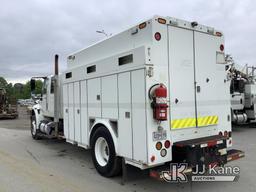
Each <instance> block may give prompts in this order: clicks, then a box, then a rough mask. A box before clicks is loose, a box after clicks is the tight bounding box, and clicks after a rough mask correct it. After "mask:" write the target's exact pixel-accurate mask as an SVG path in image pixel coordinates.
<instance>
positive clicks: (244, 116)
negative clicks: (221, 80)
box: [227, 65, 256, 124]
mask: <svg viewBox="0 0 256 192" xmlns="http://www.w3.org/2000/svg"><path fill="white" fill-rule="evenodd" d="M245 69H246V72H243V71H242V70H238V69H236V68H235V67H234V65H231V66H228V69H227V72H228V76H229V78H230V80H231V84H230V96H231V109H232V122H233V123H235V124H243V123H252V122H255V120H256V80H255V70H256V68H255V67H253V66H245Z"/></svg>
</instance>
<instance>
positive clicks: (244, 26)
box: [0, 0, 256, 82]
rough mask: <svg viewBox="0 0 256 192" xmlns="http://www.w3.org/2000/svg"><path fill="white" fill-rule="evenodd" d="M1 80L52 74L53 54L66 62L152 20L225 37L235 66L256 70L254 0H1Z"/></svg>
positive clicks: (255, 12) (15, 80)
mask: <svg viewBox="0 0 256 192" xmlns="http://www.w3.org/2000/svg"><path fill="white" fill-rule="evenodd" d="M0 2H1V6H0V76H3V77H5V78H6V79H7V80H9V81H11V82H19V81H23V82H24V81H25V80H28V79H29V78H30V77H31V76H35V75H47V74H50V73H52V72H53V59H54V54H56V53H58V54H59V55H60V58H61V65H60V68H61V70H62V71H63V70H65V68H66V57H67V56H68V55H69V54H70V53H73V52H75V51H76V50H79V49H81V48H84V47H87V46H89V45H90V44H92V43H94V42H96V41H99V40H101V39H102V38H104V36H103V35H102V34H98V33H96V32H95V31H96V30H101V29H104V30H105V31H106V32H107V33H113V34H115V33H117V32H119V31H122V30H124V29H126V28H127V27H129V26H131V25H133V24H137V23H138V22H139V21H141V20H143V19H147V18H150V17H151V16H153V15H163V16H172V17H177V18H181V19H185V20H189V21H194V20H196V21H198V23H200V24H205V25H208V26H213V27H215V28H217V29H219V30H221V31H223V32H224V34H225V44H226V46H225V50H226V53H231V54H232V55H233V57H234V58H235V60H236V62H237V63H239V64H241V65H244V64H245V63H249V64H251V65H256V62H255V60H256V56H255V55H256V46H255V45H256V38H255V34H256V24H255V23H256V11H255V6H256V2H255V1H253V0H240V1H238V0H212V1H206V0H184V1H182V0H179V1H177V0H176V1H174V0H115V1H114V0H107V1H106V0H90V1H89V0H0Z"/></svg>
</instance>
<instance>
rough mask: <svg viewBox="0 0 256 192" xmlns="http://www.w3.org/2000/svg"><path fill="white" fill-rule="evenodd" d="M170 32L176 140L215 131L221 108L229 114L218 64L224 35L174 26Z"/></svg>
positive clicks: (172, 118) (201, 135) (221, 69)
mask: <svg viewBox="0 0 256 192" xmlns="http://www.w3.org/2000/svg"><path fill="white" fill-rule="evenodd" d="M168 35H169V40H168V41H169V49H168V51H169V77H170V78H169V79H170V82H169V86H170V87H169V90H170V93H169V95H170V120H171V122H170V127H171V131H172V137H173V141H174V142H175V141H181V140H186V139H194V138H199V137H204V136H210V135H215V134H217V133H218V129H217V125H218V123H219V118H220V116H222V114H223V113H222V112H221V111H223V110H224V113H227V114H228V112H227V109H228V108H227V106H226V105H227V103H226V101H225V98H226V96H227V95H226V94H223V95H222V94H218V92H221V93H225V92H226V90H224V89H226V87H225V86H224V85H223V84H224V77H225V75H224V73H225V70H224V65H219V64H217V58H218V55H217V52H218V51H220V50H219V46H220V44H221V42H222V38H220V37H217V36H213V35H211V34H206V33H202V32H197V31H194V30H189V29H184V28H178V27H174V26H168ZM227 90H228V89H227ZM225 117H227V116H225ZM225 120H226V119H225Z"/></svg>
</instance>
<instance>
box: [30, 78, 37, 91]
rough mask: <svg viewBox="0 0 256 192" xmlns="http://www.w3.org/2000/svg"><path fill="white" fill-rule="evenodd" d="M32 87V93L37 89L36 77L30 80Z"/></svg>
mask: <svg viewBox="0 0 256 192" xmlns="http://www.w3.org/2000/svg"><path fill="white" fill-rule="evenodd" d="M30 89H31V93H34V92H35V89H36V80H35V79H31V80H30Z"/></svg>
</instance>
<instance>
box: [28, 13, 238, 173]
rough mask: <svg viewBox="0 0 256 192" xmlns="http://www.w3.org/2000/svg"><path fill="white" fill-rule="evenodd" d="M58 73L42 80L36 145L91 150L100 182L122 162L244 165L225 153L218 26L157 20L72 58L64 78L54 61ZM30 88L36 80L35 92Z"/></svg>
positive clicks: (227, 120) (225, 90) (34, 119)
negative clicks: (49, 142)
mask: <svg viewBox="0 0 256 192" xmlns="http://www.w3.org/2000/svg"><path fill="white" fill-rule="evenodd" d="M56 60H57V58H56ZM56 71H57V72H55V75H53V76H49V77H44V87H43V92H42V98H41V100H40V101H39V102H38V104H36V105H35V106H34V107H33V111H32V116H31V125H32V126H31V127H32V128H31V133H32V136H33V138H34V139H38V138H41V137H44V136H46V137H49V138H53V137H64V138H65V139H66V141H67V142H69V143H72V144H76V145H78V146H80V147H84V148H86V149H88V148H91V149H92V150H91V151H92V159H93V162H94V165H95V167H96V169H97V171H98V172H99V173H100V174H101V175H103V176H107V177H110V176H114V175H117V174H118V173H119V172H120V169H121V167H122V166H121V164H122V163H121V162H124V164H130V165H133V166H135V167H138V168H140V169H149V168H153V167H159V166H161V165H164V164H167V163H170V162H183V163H184V162H186V163H187V164H188V165H189V167H191V168H194V167H195V166H196V165H207V166H210V165H212V164H217V165H219V166H222V165H224V164H226V163H227V161H229V160H232V159H236V158H238V157H241V156H242V154H241V153H237V151H236V153H235V152H234V151H233V152H228V151H227V147H230V146H231V145H232V138H231V116H230V94H229V83H227V81H226V78H227V77H226V71H225V55H224V37H223V34H222V33H221V32H220V31H217V30H215V29H214V28H212V27H207V26H204V25H200V24H198V23H197V22H188V21H184V20H180V19H175V18H172V17H159V16H155V17H153V18H151V19H149V20H146V21H144V22H142V23H140V24H138V25H136V26H134V27H131V28H129V29H127V30H125V31H123V32H121V33H119V34H117V35H113V36H111V37H109V38H107V39H105V40H103V41H101V42H99V43H96V44H94V45H92V46H90V47H88V48H86V49H83V50H81V51H78V52H76V53H73V54H71V55H70V56H68V58H67V70H66V71H65V72H64V73H63V74H61V75H59V74H58V70H57V62H56ZM34 84H35V78H32V80H31V89H32V91H33V88H34V86H35V85H34ZM234 154H235V155H234Z"/></svg>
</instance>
